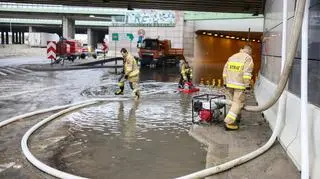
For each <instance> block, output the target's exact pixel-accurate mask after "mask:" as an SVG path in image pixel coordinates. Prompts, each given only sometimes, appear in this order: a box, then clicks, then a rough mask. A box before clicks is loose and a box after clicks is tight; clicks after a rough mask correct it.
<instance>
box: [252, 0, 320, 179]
mask: <svg viewBox="0 0 320 179" xmlns="http://www.w3.org/2000/svg"><path fill="white" fill-rule="evenodd" d="M294 6H295V2H294V1H288V11H289V14H288V36H287V37H288V40H287V42H288V43H290V32H291V30H292V23H293V18H292V17H293V14H294ZM311 7H312V8H310V11H311V12H310V19H309V21H310V22H309V23H310V26H309V29H310V32H311V33H310V34H309V90H308V93H309V105H308V107H309V120H308V122H309V130H310V133H309V144H310V146H309V148H310V151H309V157H310V174H311V178H320V170H319V166H320V156H319V154H320V147H319V146H320V131H319V130H317V127H318V126H319V125H320V117H319V116H320V108H319V106H320V96H319V83H320V79H319V76H320V72H319V67H320V54H319V44H320V41H319V40H318V38H314V34H315V33H317V34H319V33H320V30H319V28H318V27H317V25H316V24H313V23H312V21H313V19H316V18H317V16H316V14H318V13H319V7H320V4H319V2H316V0H311ZM265 9H266V10H265V24H264V29H265V30H264V36H265V37H266V38H265V41H264V43H263V54H262V62H261V71H260V74H261V75H260V79H259V81H258V82H257V83H256V88H255V95H256V98H257V101H258V103H259V104H264V103H265V102H266V101H267V100H268V99H269V98H270V96H272V95H273V91H274V89H275V88H276V84H277V83H278V81H279V78H280V64H281V41H282V40H281V39H282V36H281V33H282V1H281V0H267V1H266V7H265ZM313 15H314V16H313ZM300 49H301V47H298V49H297V54H296V59H295V61H294V67H293V70H292V73H291V76H290V79H289V83H288V93H287V94H288V96H287V107H286V117H285V125H284V128H283V131H282V132H281V135H280V137H279V141H280V143H281V144H282V146H283V148H284V149H285V151H286V152H287V153H288V155H289V156H290V158H291V159H292V161H293V162H294V163H295V165H296V166H297V168H298V169H300V165H301V159H300V157H301V150H300V57H301V55H300V51H301V50H300ZM277 109H278V104H276V105H274V106H273V107H272V108H271V109H269V110H267V111H265V112H264V114H265V117H266V119H267V120H268V121H269V123H270V126H271V128H274V125H275V121H276V116H277V113H278V111H277Z"/></svg>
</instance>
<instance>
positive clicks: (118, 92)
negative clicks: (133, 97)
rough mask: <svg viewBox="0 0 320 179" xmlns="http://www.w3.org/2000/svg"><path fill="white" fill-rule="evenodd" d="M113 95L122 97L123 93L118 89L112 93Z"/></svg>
mask: <svg viewBox="0 0 320 179" xmlns="http://www.w3.org/2000/svg"><path fill="white" fill-rule="evenodd" d="M114 94H115V95H123V91H122V90H121V89H119V90H118V91H116V92H115V93H114Z"/></svg>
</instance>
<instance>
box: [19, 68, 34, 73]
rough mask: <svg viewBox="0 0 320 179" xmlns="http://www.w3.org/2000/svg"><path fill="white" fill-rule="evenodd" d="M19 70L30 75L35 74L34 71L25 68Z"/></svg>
mask: <svg viewBox="0 0 320 179" xmlns="http://www.w3.org/2000/svg"><path fill="white" fill-rule="evenodd" d="M19 70H21V71H25V72H29V73H31V72H33V71H32V70H28V69H25V68H19Z"/></svg>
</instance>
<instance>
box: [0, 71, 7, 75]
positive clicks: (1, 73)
mask: <svg viewBox="0 0 320 179" xmlns="http://www.w3.org/2000/svg"><path fill="white" fill-rule="evenodd" d="M0 75H2V76H7V75H8V74H6V73H3V72H1V71H0Z"/></svg>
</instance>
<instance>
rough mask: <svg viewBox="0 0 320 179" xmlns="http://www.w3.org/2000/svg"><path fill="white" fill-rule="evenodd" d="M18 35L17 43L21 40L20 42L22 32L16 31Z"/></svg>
mask: <svg viewBox="0 0 320 179" xmlns="http://www.w3.org/2000/svg"><path fill="white" fill-rule="evenodd" d="M18 34H19V35H18V36H19V38H18V44H21V42H22V39H21V36H22V35H21V34H22V32H18Z"/></svg>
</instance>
